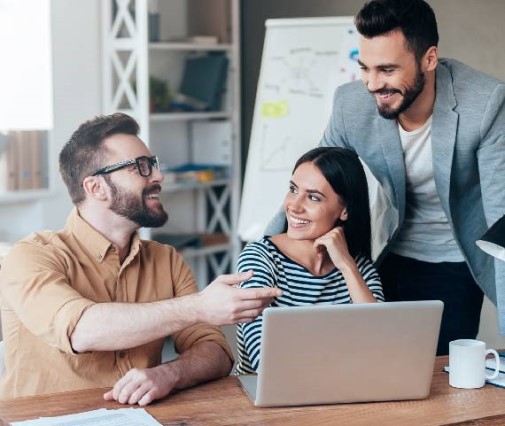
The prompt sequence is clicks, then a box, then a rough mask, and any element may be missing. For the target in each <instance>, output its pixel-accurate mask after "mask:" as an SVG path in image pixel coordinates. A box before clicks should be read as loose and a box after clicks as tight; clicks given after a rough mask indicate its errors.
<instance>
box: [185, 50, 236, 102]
mask: <svg viewBox="0 0 505 426" xmlns="http://www.w3.org/2000/svg"><path fill="white" fill-rule="evenodd" d="M227 73H228V57H227V56H226V55H225V54H223V53H222V52H212V53H207V54H205V55H194V56H188V57H187V58H186V60H185V64H184V72H183V75H182V82H181V86H180V88H179V93H180V94H182V95H184V96H186V97H187V98H188V99H193V100H195V101H196V102H197V103H198V104H199V106H198V107H197V108H195V109H200V110H204V111H219V110H220V108H221V103H222V98H223V94H224V89H225V84H226V77H227ZM190 105H191V104H190Z"/></svg>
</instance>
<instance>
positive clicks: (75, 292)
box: [0, 208, 232, 399]
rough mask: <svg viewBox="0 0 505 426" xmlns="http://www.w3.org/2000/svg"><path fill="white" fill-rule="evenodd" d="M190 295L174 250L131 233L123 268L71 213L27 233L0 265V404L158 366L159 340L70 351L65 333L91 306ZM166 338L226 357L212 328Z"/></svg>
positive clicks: (191, 286) (186, 272) (180, 347)
mask: <svg viewBox="0 0 505 426" xmlns="http://www.w3.org/2000/svg"><path fill="white" fill-rule="evenodd" d="M196 291H197V287H196V283H195V279H194V277H193V274H192V273H191V271H190V269H189V267H188V266H187V265H186V263H185V262H184V260H183V259H182V257H181V256H180V255H179V254H177V253H176V251H175V249H174V248H173V247H171V246H167V245H164V244H159V243H157V242H154V241H143V240H140V238H139V237H138V235H137V234H135V235H134V237H133V239H132V244H131V249H130V253H129V255H128V256H127V258H126V259H125V261H124V262H123V264H122V265H121V264H120V261H119V256H118V253H117V252H116V250H115V248H114V247H113V245H112V244H111V243H110V242H109V241H108V240H107V239H106V238H105V237H104V236H103V235H101V234H100V233H99V232H97V231H96V230H95V229H94V228H92V227H91V226H90V225H89V224H88V223H87V222H85V221H84V220H83V219H82V218H81V217H80V216H79V214H78V212H77V209H75V208H74V210H73V211H72V213H71V214H70V216H69V217H68V220H67V223H66V226H65V228H64V229H63V230H61V231H58V232H52V231H45V232H39V233H35V234H32V235H30V236H28V237H27V238H25V239H23V240H21V241H19V242H18V243H16V244H15V245H14V246H13V247H12V249H11V250H10V252H9V254H8V255H7V257H6V258H5V260H4V261H3V263H2V268H1V269H0V309H1V314H2V327H3V337H4V342H5V372H4V374H3V375H2V377H1V379H0V399H7V398H13V397H18V396H27V395H37V394H46V393H53V392H62V391H68V390H75V389H83V388H93V387H106V386H112V385H113V384H114V383H115V382H116V381H117V380H118V379H119V378H120V377H122V376H123V375H124V374H125V373H126V372H127V371H128V370H130V369H131V368H147V367H153V366H156V365H158V364H160V362H161V351H162V348H163V344H164V339H158V340H155V341H153V342H150V343H147V344H145V345H142V346H139V347H136V348H132V349H128V350H121V351H110V352H88V353H82V354H76V353H74V351H73V350H72V347H71V345H70V335H71V334H72V332H73V330H74V327H75V326H76V324H77V322H78V321H79V318H80V317H81V315H82V314H83V312H84V311H85V310H86V309H87V308H88V307H90V306H92V305H93V304H95V303H100V302H128V303H135V302H140V303H141V302H153V301H158V300H163V299H171V298H174V297H180V296H184V295H187V294H191V293H195V292H196ZM103 327H107V324H103ZM116 338H117V339H121V336H116ZM172 338H173V339H174V342H175V347H176V350H177V351H178V352H179V353H182V352H184V351H186V350H188V349H189V348H191V347H192V346H193V345H194V344H195V343H197V342H202V341H211V342H215V343H217V344H219V345H220V346H221V347H222V348H223V349H224V350H225V351H226V353H227V354H228V356H229V357H230V359H232V353H231V350H230V348H229V346H228V345H227V343H226V340H225V338H224V336H223V334H222V333H221V332H220V330H219V328H217V327H214V326H210V325H207V324H195V325H193V326H191V327H188V328H186V329H184V330H182V331H180V332H178V333H175V334H174V335H173V336H172Z"/></svg>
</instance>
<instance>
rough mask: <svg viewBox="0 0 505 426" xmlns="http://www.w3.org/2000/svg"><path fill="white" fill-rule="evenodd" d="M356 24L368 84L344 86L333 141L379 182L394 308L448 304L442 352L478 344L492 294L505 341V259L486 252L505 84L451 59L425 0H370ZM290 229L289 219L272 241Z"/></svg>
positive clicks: (378, 238)
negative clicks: (455, 343) (482, 242)
mask: <svg viewBox="0 0 505 426" xmlns="http://www.w3.org/2000/svg"><path fill="white" fill-rule="evenodd" d="M355 23H356V27H357V29H358V31H359V33H360V35H361V37H360V54H359V64H360V66H361V70H362V71H361V78H362V82H353V83H350V84H347V85H343V86H341V87H339V88H338V89H337V91H336V93H335V98H334V105H333V111H332V114H331V118H330V121H329V124H328V127H327V129H326V131H325V133H324V136H323V139H322V141H321V144H322V145H325V146H341V147H345V148H348V149H351V150H353V151H355V152H356V153H357V154H358V155H359V156H360V157H361V159H362V160H363V161H364V162H365V163H366V164H367V165H368V167H369V168H370V170H371V172H372V173H373V175H374V176H375V177H376V178H377V180H378V182H379V185H378V189H377V197H376V201H375V205H374V208H373V211H372V222H373V224H372V229H373V237H374V245H375V247H374V248H375V254H376V257H377V262H378V264H379V265H380V270H379V272H380V275H381V279H382V284H383V287H384V294H385V296H386V300H390V301H395V300H423V299H440V300H442V301H443V302H444V303H445V308H444V315H443V318H442V328H441V332H440V338H439V346H438V350H437V352H438V354H439V355H441V354H447V353H448V343H449V341H451V340H453V339H458V338H475V337H476V335H477V332H478V329H479V321H480V311H481V307H482V300H483V292H484V293H485V294H486V295H487V296H488V297H489V298H490V299H491V300H492V301H493V302H494V303H495V304H496V303H497V306H498V310H499V318H500V331H501V333H502V334H505V262H503V263H499V261H496V263H495V262H494V260H493V258H492V257H491V256H487V255H486V254H484V253H483V252H481V251H480V250H479V249H478V247H477V246H476V244H475V241H476V240H477V239H479V238H480V237H481V236H482V234H483V233H484V232H485V231H486V229H487V228H488V227H489V226H490V225H491V224H492V223H494V222H495V221H496V220H497V219H498V218H500V217H501V216H502V215H503V213H504V212H505V83H503V82H501V81H498V80H496V79H494V78H491V77H489V76H487V75H485V74H483V73H480V72H478V71H476V70H474V69H472V68H470V67H468V66H466V65H464V64H462V63H460V62H457V61H455V60H441V59H440V60H439V58H438V48H437V45H438V30H437V23H436V18H435V15H434V13H433V10H432V9H431V7H430V6H429V5H428V4H427V3H426V2H425V1H423V0H372V1H369V2H368V3H366V4H365V5H364V6H363V8H362V9H361V10H360V11H359V13H358V14H357V15H356V17H355ZM363 83H364V84H363ZM282 227H283V223H282V222H281V220H280V217H277V218H276V219H274V221H273V222H272V223H271V224H270V225H269V228H268V229H267V234H270V235H271V234H272V233H276V232H278V231H280V230H281V228H282Z"/></svg>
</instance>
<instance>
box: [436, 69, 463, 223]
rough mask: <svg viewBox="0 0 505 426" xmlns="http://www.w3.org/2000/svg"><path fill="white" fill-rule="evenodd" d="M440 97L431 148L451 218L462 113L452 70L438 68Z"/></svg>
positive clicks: (447, 212)
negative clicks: (452, 186)
mask: <svg viewBox="0 0 505 426" xmlns="http://www.w3.org/2000/svg"><path fill="white" fill-rule="evenodd" d="M436 84H437V86H436V90H437V92H436V93H437V95H436V99H435V108H434V111H433V121H432V127H431V145H432V155H433V159H432V161H433V172H434V175H435V184H436V187H437V191H438V195H439V197H440V201H441V203H442V207H443V208H444V210H445V212H446V214H447V215H449V216H448V217H450V208H449V195H450V181H451V170H452V159H453V156H454V146H455V144H456V132H457V128H458V114H457V113H456V112H454V108H455V107H456V105H457V103H456V99H455V97H454V90H453V86H452V78H451V75H450V73H449V70H447V68H445V67H444V66H443V65H440V64H439V66H438V67H437V79H436Z"/></svg>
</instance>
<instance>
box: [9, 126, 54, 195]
mask: <svg viewBox="0 0 505 426" xmlns="http://www.w3.org/2000/svg"><path fill="white" fill-rule="evenodd" d="M43 147H44V142H43V137H42V132H39V131H23V132H21V131H16V132H9V133H7V134H4V135H0V192H7V191H17V190H25V189H39V188H43V187H44V186H45V182H44V181H45V178H44V173H43V163H44V155H43V154H44V152H43V151H44V149H43Z"/></svg>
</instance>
